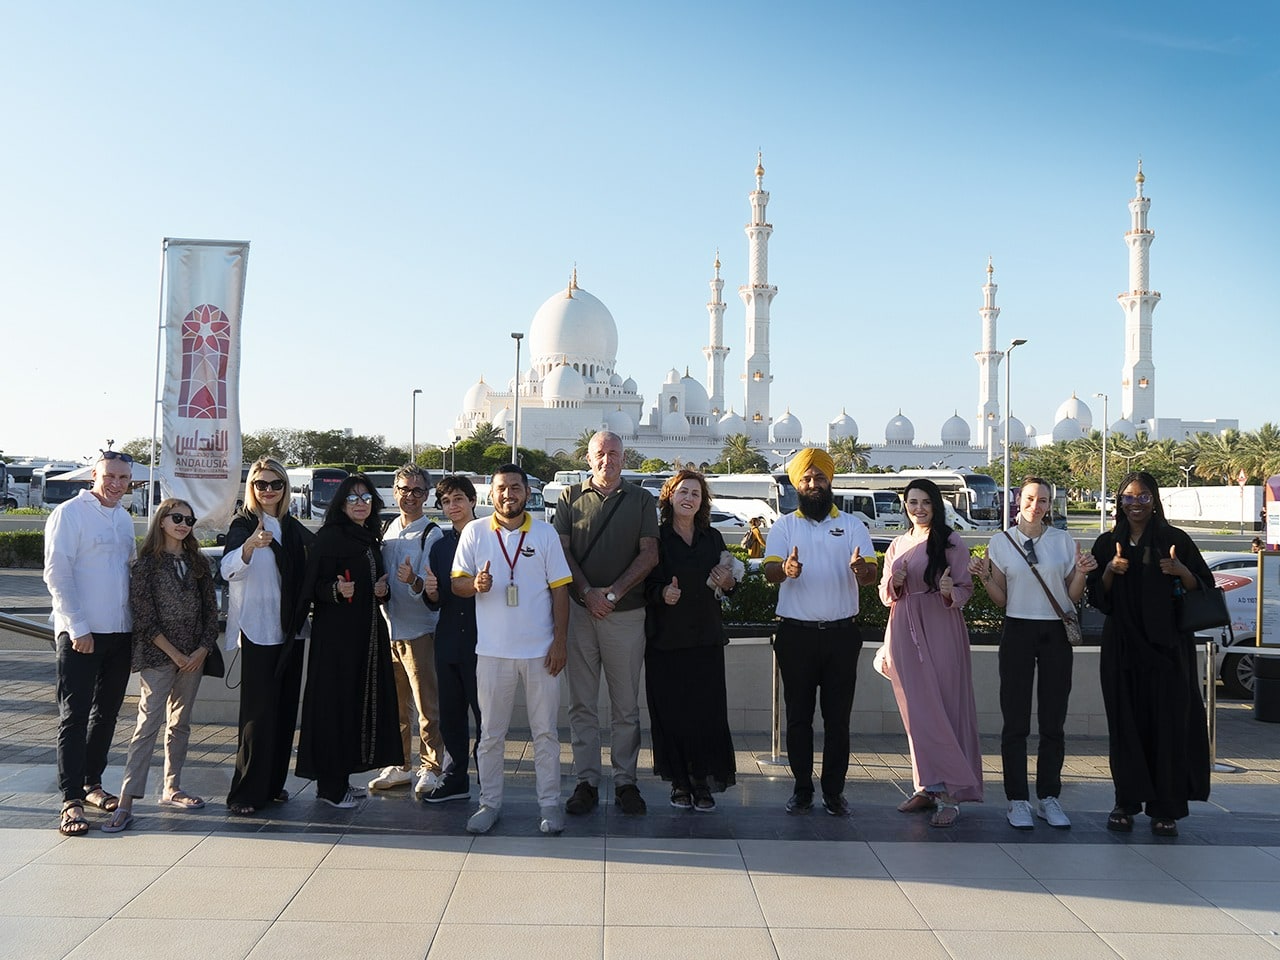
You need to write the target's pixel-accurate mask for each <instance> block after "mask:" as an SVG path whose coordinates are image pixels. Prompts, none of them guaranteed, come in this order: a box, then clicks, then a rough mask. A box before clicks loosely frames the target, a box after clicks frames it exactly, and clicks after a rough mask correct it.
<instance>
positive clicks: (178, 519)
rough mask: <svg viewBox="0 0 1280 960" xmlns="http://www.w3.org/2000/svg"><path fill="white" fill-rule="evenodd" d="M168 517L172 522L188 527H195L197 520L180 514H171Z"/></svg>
mask: <svg viewBox="0 0 1280 960" xmlns="http://www.w3.org/2000/svg"><path fill="white" fill-rule="evenodd" d="M167 516H168V517H169V519H170V520H172V521H173V522H174V523H179V524H185V525H186V526H188V527H194V526H195V525H196V518H195V517H193V516H192V517H184V516H183V515H182V514H180V513H170V514H167Z"/></svg>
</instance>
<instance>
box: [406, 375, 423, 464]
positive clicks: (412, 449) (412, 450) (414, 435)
mask: <svg viewBox="0 0 1280 960" xmlns="http://www.w3.org/2000/svg"><path fill="white" fill-rule="evenodd" d="M421 392H422V391H421V390H414V391H413V416H412V418H411V420H410V427H409V462H410V463H417V462H418V394H420V393H421Z"/></svg>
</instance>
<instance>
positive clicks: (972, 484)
mask: <svg viewBox="0 0 1280 960" xmlns="http://www.w3.org/2000/svg"><path fill="white" fill-rule="evenodd" d="M964 482H965V484H966V485H967V486H968V488H969V492H970V496H971V497H972V502H971V503H970V504H969V505H968V510H967V513H968V514H969V519H970V520H974V521H979V520H985V521H998V520H1000V488H999V487H997V486H996V481H995V478H994V477H988V476H987V475H986V474H982V473H966V474H965V475H964ZM956 507H957V508H959V507H960V504H956ZM961 512H962V513H964V512H966V511H964V510H961Z"/></svg>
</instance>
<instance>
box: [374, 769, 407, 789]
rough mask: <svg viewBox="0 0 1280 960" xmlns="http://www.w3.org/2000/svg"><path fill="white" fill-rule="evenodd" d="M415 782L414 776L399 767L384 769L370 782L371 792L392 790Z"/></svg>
mask: <svg viewBox="0 0 1280 960" xmlns="http://www.w3.org/2000/svg"><path fill="white" fill-rule="evenodd" d="M412 782H413V774H411V773H410V772H409V771H408V770H401V769H400V768H399V767H383V768H382V772H381V773H379V774H378V775H377V776H376V777H374V778H373V779H372V780H370V781H369V789H370V790H390V789H391V788H392V787H403V786H404V785H405V784H406V783H412Z"/></svg>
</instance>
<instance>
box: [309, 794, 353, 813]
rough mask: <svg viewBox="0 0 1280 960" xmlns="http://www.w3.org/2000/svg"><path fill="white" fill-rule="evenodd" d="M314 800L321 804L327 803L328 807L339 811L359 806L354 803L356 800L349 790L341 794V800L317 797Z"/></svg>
mask: <svg viewBox="0 0 1280 960" xmlns="http://www.w3.org/2000/svg"><path fill="white" fill-rule="evenodd" d="M316 799H318V800H319V801H320V802H321V803H327V804H328V805H329V806H331V807H336V808H337V809H339V810H351V809H353V808H355V807H358V806H359V805H360V804H359V803H357V802H356V798H355V797H354V796H353V795H352V793H351V791H350V790H348V791H347V792H346V793H345V794H343V796H342V799H341V800H330V799H329V798H328V797H317V798H316Z"/></svg>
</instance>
